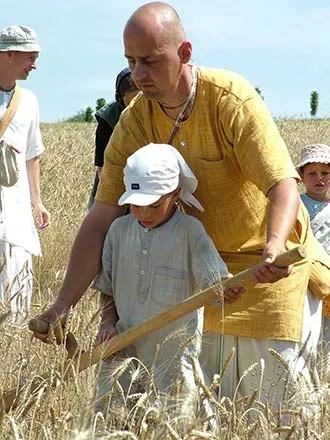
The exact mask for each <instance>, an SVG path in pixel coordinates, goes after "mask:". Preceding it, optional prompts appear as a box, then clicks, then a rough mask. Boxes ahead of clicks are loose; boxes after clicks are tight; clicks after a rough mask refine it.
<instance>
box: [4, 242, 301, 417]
mask: <svg viewBox="0 0 330 440" xmlns="http://www.w3.org/2000/svg"><path fill="white" fill-rule="evenodd" d="M304 258H306V250H305V248H304V247H303V246H297V247H296V248H294V249H292V250H290V251H287V252H284V253H283V254H281V255H279V256H278V257H277V258H276V261H275V264H276V266H278V267H286V266H288V265H290V264H294V263H297V262H299V261H300V260H302V259H304ZM260 266H262V264H260V265H257V266H254V267H252V268H249V269H246V270H244V271H243V272H240V273H238V274H237V275H234V276H233V277H231V278H227V279H226V280H223V282H222V283H221V282H220V283H218V284H215V285H213V286H211V287H209V288H208V289H206V290H204V291H202V292H199V293H197V294H195V295H193V296H191V297H189V298H187V299H185V300H184V301H182V302H181V303H179V304H176V305H175V306H173V307H170V308H169V309H167V310H165V311H163V312H161V313H159V314H157V315H156V316H154V317H152V318H150V319H148V320H146V321H144V322H141V323H140V324H137V325H135V326H133V327H131V328H129V329H127V330H126V331H124V332H123V333H120V334H119V335H117V336H115V337H113V338H112V339H110V340H109V341H105V342H103V343H102V344H100V345H97V346H95V347H94V349H93V350H92V351H91V352H84V353H82V354H81V353H79V352H78V353H79V355H77V356H76V357H74V358H73V359H71V360H70V361H69V364H68V365H71V367H72V363H73V364H74V367H75V370H76V371H78V372H80V371H83V370H85V369H86V368H88V367H90V366H91V365H93V364H95V363H97V362H99V361H100V360H101V359H107V358H109V357H111V356H112V355H114V354H115V353H118V352H119V351H120V350H122V349H123V348H125V347H127V346H128V345H131V344H133V343H134V342H136V341H138V340H139V339H141V338H143V337H145V336H147V335H148V334H149V333H151V332H154V331H156V330H159V329H160V328H162V327H164V326H166V325H168V324H171V323H172V322H174V321H176V320H177V319H180V318H182V317H183V316H185V315H187V314H188V313H191V312H193V311H194V310H197V309H199V308H200V307H203V306H204V305H206V304H210V303H212V302H213V301H216V300H217V299H218V293H217V290H218V291H219V289H221V286H223V287H231V288H234V287H242V286H243V285H244V283H245V282H247V281H251V280H253V274H254V273H255V271H256V269H257V268H258V267H260ZM40 321H42V320H41V319H38V318H35V319H34V320H31V321H30V323H29V328H30V329H31V330H33V329H35V330H37V331H40V330H41V329H45V323H46V331H41V333H46V332H47V331H48V323H47V322H46V321H43V324H40ZM31 322H32V324H31ZM76 353H77V351H76ZM80 354H81V355H80ZM71 374H72V368H70V367H69V366H68V368H67V369H66V373H65V374H64V379H66V378H68V377H69V376H70V375H71ZM41 377H42V376H41ZM44 377H45V376H44ZM39 385H40V379H39V380H38V381H36V383H35V384H34V382H33V383H32V384H31V387H30V389H31V392H33V391H34V390H35V389H36V388H37V387H38V386H39ZM19 395H20V391H19V387H16V388H14V389H12V390H9V391H7V392H5V393H3V394H1V393H0V413H1V410H2V411H6V412H7V411H9V409H10V408H14V407H16V406H17V405H18V402H19Z"/></svg>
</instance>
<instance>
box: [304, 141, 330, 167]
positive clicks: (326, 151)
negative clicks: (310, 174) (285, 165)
mask: <svg viewBox="0 0 330 440" xmlns="http://www.w3.org/2000/svg"><path fill="white" fill-rule="evenodd" d="M316 162H318V163H328V164H330V146H329V145H326V144H310V145H305V146H304V147H303V148H302V150H301V156H300V162H299V163H298V165H297V166H296V168H297V169H298V170H300V169H301V168H302V167H303V166H304V165H307V164H308V163H316Z"/></svg>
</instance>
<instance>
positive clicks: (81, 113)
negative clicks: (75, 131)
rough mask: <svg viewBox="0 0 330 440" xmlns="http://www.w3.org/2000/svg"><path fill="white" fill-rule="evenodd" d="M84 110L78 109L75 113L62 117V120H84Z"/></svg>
mask: <svg viewBox="0 0 330 440" xmlns="http://www.w3.org/2000/svg"><path fill="white" fill-rule="evenodd" d="M85 114H86V110H79V111H78V112H77V113H76V114H75V115H73V116H70V117H69V118H66V119H64V122H85Z"/></svg>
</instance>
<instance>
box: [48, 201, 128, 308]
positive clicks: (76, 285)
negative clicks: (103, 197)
mask: <svg viewBox="0 0 330 440" xmlns="http://www.w3.org/2000/svg"><path fill="white" fill-rule="evenodd" d="M95 205H96V206H95ZM102 205H103V204H100V203H98V202H95V204H94V206H93V208H92V210H91V211H90V212H89V214H88V215H87V217H86V218H85V220H84V222H83V223H82V225H81V227H80V230H79V232H78V235H77V237H76V239H75V242H74V244H73V247H72V251H71V256H70V259H69V263H68V267H67V271H66V275H65V278H64V281H63V284H62V287H61V290H60V292H59V294H58V297H57V298H56V300H55V302H54V309H55V312H57V314H58V315H63V314H65V313H67V312H68V310H69V309H70V307H71V306H75V305H76V303H77V302H78V301H79V299H80V298H81V297H82V296H83V294H84V292H85V291H86V289H87V288H88V287H89V286H90V284H91V282H92V281H93V279H94V278H95V276H96V275H97V273H98V272H99V271H100V267H101V255H102V248H103V242H104V238H105V235H106V233H107V231H108V228H109V226H110V225H111V223H112V221H113V220H114V219H115V218H117V217H119V216H120V215H122V214H123V213H124V212H125V210H123V209H122V208H120V207H116V206H112V207H111V206H109V207H106V206H105V205H103V206H102Z"/></svg>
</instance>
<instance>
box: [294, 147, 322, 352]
mask: <svg viewBox="0 0 330 440" xmlns="http://www.w3.org/2000/svg"><path fill="white" fill-rule="evenodd" d="M297 169H298V171H299V174H300V176H301V180H302V182H303V183H304V184H305V187H306V194H302V195H301V200H302V201H303V203H304V205H305V206H306V208H307V210H308V213H309V215H310V219H311V226H312V230H313V232H314V235H315V237H316V238H317V239H318V240H319V242H320V243H321V244H322V246H323V247H324V249H325V250H326V252H327V253H328V254H330V193H329V187H330V146H329V145H325V144H312V145H306V146H305V147H303V149H302V151H301V158H300V163H299V164H298V165H297ZM322 313H323V329H322V333H321V337H322V346H323V353H324V355H329V353H330V297H327V298H326V299H324V300H323V303H322Z"/></svg>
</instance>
